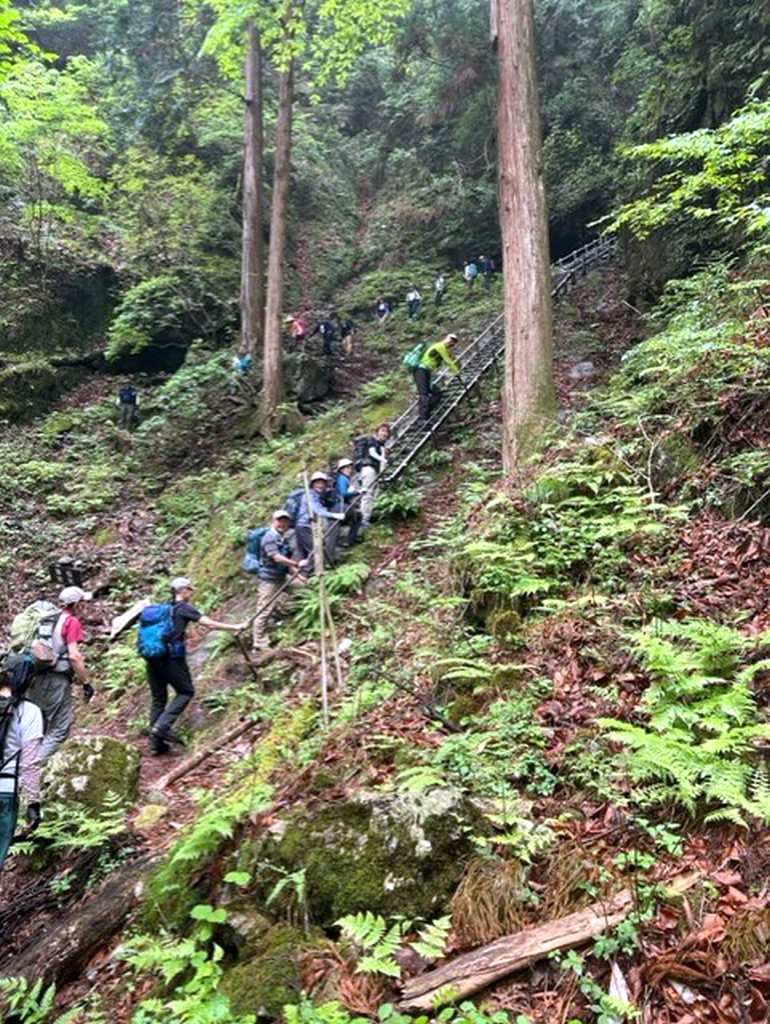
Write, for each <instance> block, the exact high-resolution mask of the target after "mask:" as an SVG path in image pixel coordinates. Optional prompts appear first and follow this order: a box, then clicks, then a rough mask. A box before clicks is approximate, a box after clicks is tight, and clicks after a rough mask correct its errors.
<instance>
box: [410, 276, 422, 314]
mask: <svg viewBox="0 0 770 1024" xmlns="http://www.w3.org/2000/svg"><path fill="white" fill-rule="evenodd" d="M421 302H422V295H420V293H419V292H418V290H417V289H416V288H415V286H414V285H412V287H411V288H410V289H409V291H408V292H407V293H406V309H407V316H408V317H409V319H410V320H414V318H415V317H416V316H417V315H418V313H419V312H420V303H421Z"/></svg>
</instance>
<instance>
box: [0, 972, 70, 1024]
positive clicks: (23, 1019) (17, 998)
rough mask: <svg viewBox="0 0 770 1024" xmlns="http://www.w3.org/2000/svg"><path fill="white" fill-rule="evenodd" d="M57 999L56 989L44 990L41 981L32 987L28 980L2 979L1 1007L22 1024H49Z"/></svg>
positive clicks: (0, 988)
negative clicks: (52, 1008)
mask: <svg viewBox="0 0 770 1024" xmlns="http://www.w3.org/2000/svg"><path fill="white" fill-rule="evenodd" d="M55 998H56V987H55V986H54V985H49V986H48V987H47V988H45V989H44V988H43V982H42V980H40V979H38V980H37V981H36V982H35V983H34V985H30V983H29V982H28V981H27V979H26V978H0V1007H1V1008H3V1009H5V1010H8V1011H9V1012H10V1013H11V1014H12V1015H13V1017H14V1018H15V1019H18V1020H19V1022H20V1024H47V1021H49V1020H50V1013H51V1007H52V1006H53V1001H54V999H55Z"/></svg>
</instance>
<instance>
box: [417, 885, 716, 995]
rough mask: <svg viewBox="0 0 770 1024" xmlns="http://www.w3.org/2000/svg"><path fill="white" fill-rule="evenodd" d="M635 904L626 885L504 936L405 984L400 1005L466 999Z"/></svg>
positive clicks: (607, 924)
mask: <svg viewBox="0 0 770 1024" xmlns="http://www.w3.org/2000/svg"><path fill="white" fill-rule="evenodd" d="M696 877H697V876H695V875H692V874H691V875H682V876H679V877H678V878H677V879H674V881H673V882H672V883H670V884H669V886H668V887H667V891H668V892H669V893H670V894H671V895H675V894H677V893H681V892H683V891H684V890H685V889H687V888H689V886H690V885H692V884H693V883H694V881H695V879H696ZM633 905H634V897H633V893H632V892H631V890H629V889H624V890H623V891H622V892H620V893H618V894H617V896H613V897H612V899H609V900H606V901H604V902H601V903H593V904H591V906H590V907H586V908H585V909H584V910H578V911H576V912H575V913H574V914H568V915H567V916H566V917H561V918H558V919H557V920H556V921H547V922H546V923H545V924H541V925H538V926H537V927H535V928H530V929H528V930H527V931H523V932H517V933H516V935H505V936H503V938H501V939H496V940H495V941H494V942H490V943H489V944H488V945H486V946H480V947H479V948H478V949H474V950H473V951H472V952H470V953H464V954H463V955H462V956H458V957H455V958H454V959H453V960H451V961H450V962H449V963H446V964H443V965H442V966H441V967H437V968H436V970H434V971H428V972H426V973H425V974H420V975H418V976H417V977H416V978H411V979H410V980H409V981H407V982H406V983H405V985H404V986H403V991H402V998H401V1002H400V1003H399V1006H400V1008H401V1009H404V1010H430V1009H432V1008H433V1007H435V1006H440V1005H442V1004H443V1003H448V1002H454V1001H455V1000H459V999H464V998H466V997H467V996H469V995H472V994H473V993H474V992H478V991H480V990H481V989H483V988H486V987H487V986H488V985H491V984H492V983H493V982H495V981H498V980H499V979H500V978H504V977H505V976H506V975H508V974H512V973H513V972H514V971H519V970H521V969H522V968H523V967H528V966H529V965H530V964H532V963H534V962H535V961H536V960H539V959H541V957H544V956H546V955H547V954H548V953H552V952H554V950H557V949H573V948H574V947H575V946H581V945H582V944H583V943H584V942H588V940H589V939H592V938H593V937H594V935H599V934H600V933H601V932H603V931H606V930H607V929H608V928H614V927H615V926H616V925H618V924H620V922H621V921H623V920H624V919H625V918H626V917H628V914H629V913H630V911H631V909H632V907H633Z"/></svg>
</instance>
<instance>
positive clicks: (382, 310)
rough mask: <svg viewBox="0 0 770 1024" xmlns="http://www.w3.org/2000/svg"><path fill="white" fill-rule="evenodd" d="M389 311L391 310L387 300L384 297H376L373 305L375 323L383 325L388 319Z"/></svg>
mask: <svg viewBox="0 0 770 1024" xmlns="http://www.w3.org/2000/svg"><path fill="white" fill-rule="evenodd" d="M391 312H392V310H391V308H390V303H389V302H386V301H385V299H382V298H380V299H377V302H376V304H375V307H374V315H375V316H376V317H377V323H378V324H379V325H380V327H384V326H385V324H386V323H387V322H388V320H390V314H391Z"/></svg>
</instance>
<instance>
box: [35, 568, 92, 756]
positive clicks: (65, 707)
mask: <svg viewBox="0 0 770 1024" xmlns="http://www.w3.org/2000/svg"><path fill="white" fill-rule="evenodd" d="M90 600H91V594H90V593H89V592H88V591H86V590H81V589H80V587H65V588H64V590H62V591H61V593H60V594H59V605H60V607H61V612H60V613H59V617H58V619H57V620H56V626H55V627H54V631H53V638H52V641H53V648H54V653H55V659H54V662H53V664H52V666H51V667H50V668H47V669H43V670H42V672H39V673H37V674H36V675H35V676H33V678H32V682H31V683H30V685H29V688H28V690H27V694H26V697H27V700H31V701H32V703H33V704H37V706H38V707H39V708H40V710H41V711H42V712H43V719H44V721H45V735H44V736H43V746H42V749H41V751H40V760H41V762H45V761H47V760H48V758H49V757H50V756H51V754H53V753H54V752H55V751H56V750H58V749H59V747H60V746H61V745H62V743H64V741H65V740H66V739H67V737H68V736H69V734H70V729H71V728H72V722H73V720H74V718H75V701H74V698H73V696H72V680H73V678H75V679H77V681H78V682H79V683H80V685H81V687H82V692H83V699H84V700H86V701H89V700H90V699H91V698H92V697H93V695H94V688H93V686H92V685H91V683H90V681H89V678H88V670H87V669H86V666H85V662H84V661H83V655H82V653H81V651H80V644H81V643H82V642H83V641H84V640H85V638H86V634H85V632H84V631H83V626H82V625H81V623H80V619H79V618H78V617H77V613H78V608H79V606H80V604H81V603H82V602H83V601H90Z"/></svg>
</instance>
